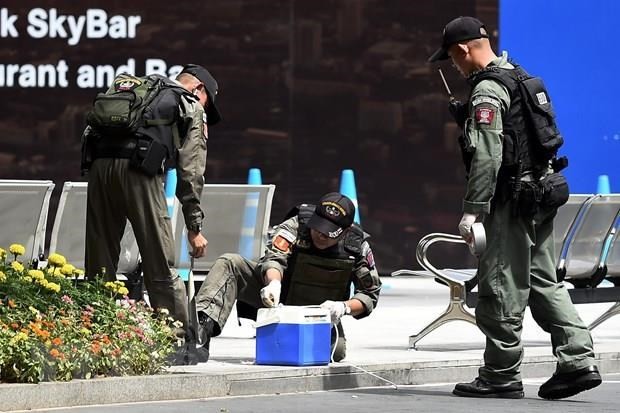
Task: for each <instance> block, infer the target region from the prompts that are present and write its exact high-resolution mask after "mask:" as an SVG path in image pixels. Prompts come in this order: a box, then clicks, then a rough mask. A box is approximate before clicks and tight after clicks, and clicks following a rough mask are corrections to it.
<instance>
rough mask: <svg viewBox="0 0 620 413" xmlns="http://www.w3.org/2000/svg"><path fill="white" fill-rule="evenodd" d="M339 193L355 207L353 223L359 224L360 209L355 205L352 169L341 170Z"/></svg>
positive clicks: (355, 194)
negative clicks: (347, 198)
mask: <svg viewBox="0 0 620 413" xmlns="http://www.w3.org/2000/svg"><path fill="white" fill-rule="evenodd" d="M340 193H341V194H342V195H346V196H347V197H349V198H350V199H351V201H353V205H355V218H354V221H355V222H356V223H357V224H358V225H359V224H360V209H359V206H358V203H357V191H356V190H355V175H354V174H353V170H352V169H343V170H342V174H341V175H340Z"/></svg>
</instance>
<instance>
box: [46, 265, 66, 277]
mask: <svg viewBox="0 0 620 413" xmlns="http://www.w3.org/2000/svg"><path fill="white" fill-rule="evenodd" d="M63 267H64V265H63ZM47 273H48V274H49V275H51V276H54V277H58V278H65V276H64V275H63V273H62V269H61V268H58V267H50V268H48V269H47Z"/></svg>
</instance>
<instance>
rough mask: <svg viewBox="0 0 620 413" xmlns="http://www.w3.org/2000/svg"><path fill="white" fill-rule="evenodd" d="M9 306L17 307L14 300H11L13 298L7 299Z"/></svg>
mask: <svg viewBox="0 0 620 413" xmlns="http://www.w3.org/2000/svg"><path fill="white" fill-rule="evenodd" d="M9 307H11V308H15V307H17V306H16V305H15V301H13V300H11V299H9Z"/></svg>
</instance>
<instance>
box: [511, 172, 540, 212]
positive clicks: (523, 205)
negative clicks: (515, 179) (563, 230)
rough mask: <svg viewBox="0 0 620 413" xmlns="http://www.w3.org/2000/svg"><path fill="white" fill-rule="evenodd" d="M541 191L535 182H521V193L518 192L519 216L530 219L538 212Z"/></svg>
mask: <svg viewBox="0 0 620 413" xmlns="http://www.w3.org/2000/svg"><path fill="white" fill-rule="evenodd" d="M541 199H542V190H541V187H540V185H539V184H538V183H537V182H527V181H521V191H520V192H519V199H518V201H517V202H518V203H519V215H521V216H524V217H532V216H534V215H535V214H536V213H537V212H538V207H539V205H540V200H541Z"/></svg>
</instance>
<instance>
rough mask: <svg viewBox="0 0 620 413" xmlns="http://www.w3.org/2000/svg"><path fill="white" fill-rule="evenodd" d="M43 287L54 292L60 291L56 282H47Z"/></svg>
mask: <svg viewBox="0 0 620 413" xmlns="http://www.w3.org/2000/svg"><path fill="white" fill-rule="evenodd" d="M44 287H45V288H47V289H48V290H51V291H54V292H55V293H57V292H59V291H60V285H59V284H56V283H47V285H45V286H44Z"/></svg>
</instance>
